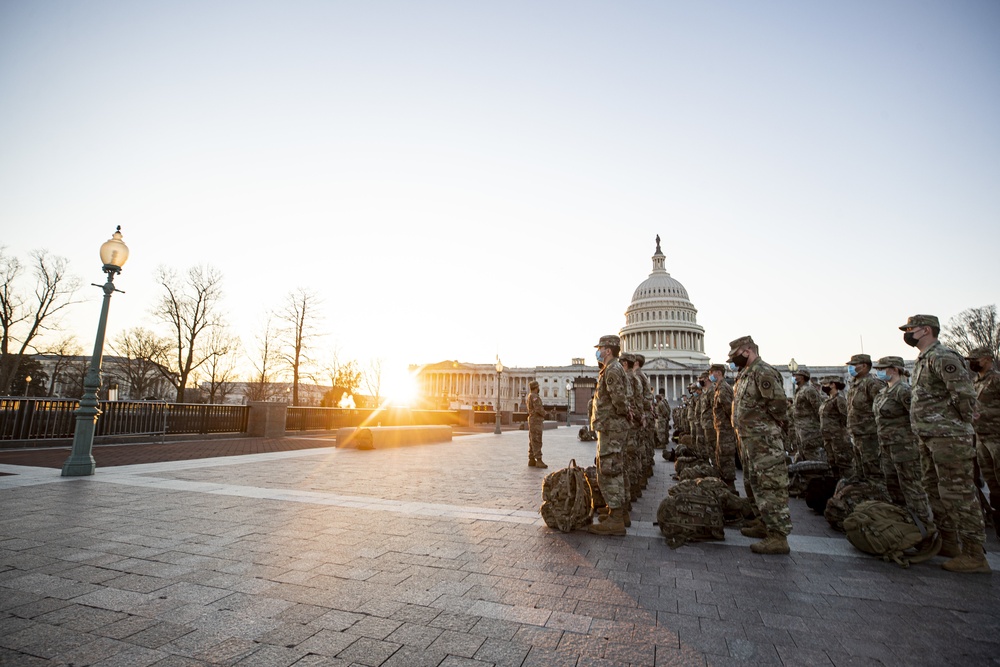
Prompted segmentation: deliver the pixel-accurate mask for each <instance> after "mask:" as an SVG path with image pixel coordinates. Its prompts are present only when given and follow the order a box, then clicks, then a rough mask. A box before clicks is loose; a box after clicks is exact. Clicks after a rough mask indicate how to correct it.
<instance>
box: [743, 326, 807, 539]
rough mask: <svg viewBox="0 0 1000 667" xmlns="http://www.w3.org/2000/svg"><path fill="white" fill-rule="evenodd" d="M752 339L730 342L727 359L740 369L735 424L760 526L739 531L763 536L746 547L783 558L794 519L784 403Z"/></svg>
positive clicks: (771, 370) (781, 391)
mask: <svg viewBox="0 0 1000 667" xmlns="http://www.w3.org/2000/svg"><path fill="white" fill-rule="evenodd" d="M757 349H758V348H757V344H756V343H754V341H753V338H751V337H750V336H743V337H742V338H737V339H736V340H734V341H732V342H731V343H729V361H730V363H731V364H733V366H735V367H736V368H738V369H740V372H739V375H738V376H737V377H736V386H735V387H734V388H733V394H734V396H733V426H734V427H735V428H736V435H737V437H738V438H739V440H740V446H741V447H743V448H744V450H745V451H746V453H747V463H748V464H749V466H748V467H747V468H745V469H744V474H746V473H747V472H749V473H750V483H751V486H752V488H753V494H754V500H755V501H756V503H757V509H758V510H760V515H761V522H760V523H759V524H750V525H749V526H747V527H745V528H743V529H742V530H741V531H740V532H742V533H743V534H744V535H747V536H748V537H763V538H764V539H763V540H761V541H760V542H754V543H753V544H751V545H750V549H751V550H752V551H753V552H754V553H759V554H787V553H788V551H789V549H788V534H789V533H790V532H791V531H792V519H791V515H790V514H789V511H788V465H787V463H786V461H785V450H784V444H783V443H782V430H783V429H784V428H785V427H786V424H785V419H786V410H787V401H786V399H785V392H784V389H783V387H782V385H783V383H782V379H781V375H780V374H779V373H778V371H776V370H775V369H774V367H772V366H770V365H769V364H767V363H765V362H764V360H763V359H761V358H760V356H758V353H757Z"/></svg>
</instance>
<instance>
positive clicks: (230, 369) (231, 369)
mask: <svg viewBox="0 0 1000 667" xmlns="http://www.w3.org/2000/svg"><path fill="white" fill-rule="evenodd" d="M239 347H240V341H239V339H238V338H236V337H235V336H233V335H232V334H231V333H230V332H229V331H228V330H226V329H222V328H219V329H216V330H215V331H213V332H212V336H211V338H210V339H209V343H208V349H209V352H210V354H209V357H208V361H207V362H205V373H206V374H207V375H208V402H209V403H224V402H225V401H226V397H227V396H229V394H231V393H232V391H233V382H234V380H235V379H236V351H237V350H238V349H239Z"/></svg>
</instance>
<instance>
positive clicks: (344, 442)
mask: <svg viewBox="0 0 1000 667" xmlns="http://www.w3.org/2000/svg"><path fill="white" fill-rule="evenodd" d="M451 438H452V430H451V426H373V427H359V428H340V429H337V448H338V449H340V448H345V447H348V448H354V449H389V448H392V447H406V446H409V445H428V444H433V443H436V442H451Z"/></svg>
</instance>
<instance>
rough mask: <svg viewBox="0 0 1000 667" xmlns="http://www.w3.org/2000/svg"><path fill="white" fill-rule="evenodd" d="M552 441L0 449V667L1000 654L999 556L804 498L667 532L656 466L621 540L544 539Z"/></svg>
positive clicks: (986, 659) (587, 451)
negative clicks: (856, 527)
mask: <svg viewBox="0 0 1000 667" xmlns="http://www.w3.org/2000/svg"><path fill="white" fill-rule="evenodd" d="M544 439H545V450H544V451H545V459H546V461H547V462H548V463H549V465H550V469H549V471H542V470H537V469H534V468H528V467H526V465H525V462H526V458H527V455H526V452H527V432H525V431H509V432H505V433H504V434H502V435H499V436H497V435H493V434H492V433H488V434H476V435H465V436H462V437H457V438H456V439H455V440H454V441H453V442H451V443H448V444H439V445H425V446H418V447H404V448H399V449H391V450H376V451H368V452H364V451H356V450H337V449H334V448H332V447H331V446H330V445H331V444H332V443H331V441H330V440H329V439H321V438H315V439H310V438H308V437H297V438H284V439H279V440H266V441H265V440H253V439H241V440H234V441H205V442H194V443H183V444H179V443H173V444H170V443H168V444H166V445H148V446H145V447H138V448H135V447H120V448H100V449H99V450H98V451H97V453H96V454H95V458H97V461H98V466H99V468H98V471H97V474H96V475H94V476H93V477H87V478H63V477H60V476H59V470H58V468H59V466H61V464H62V462H63V461H64V460H65V458H66V456H67V455H68V452H67V450H65V449H62V450H48V451H46V452H31V453H25V452H13V453H6V452H0V473H4V474H2V475H0V665H26V666H31V665H67V666H68V665H74V666H76V667H80V666H82V665H106V666H111V665H121V666H123V667H143V666H145V665H158V666H160V667H174V666H176V667H183V666H195V665H261V666H267V667H271V666H275V667H284V666H286V665H296V666H297V667H309V666H313V665H330V666H344V667H347V666H349V665H368V666H373V667H374V666H378V665H385V666H394V665H395V666H401V667H420V666H423V665H444V666H447V667H459V666H469V667H471V666H479V667H483V666H486V665H498V666H505V667H506V666H527V665H543V666H549V665H554V666H558V665H575V666H578V667H589V666H594V667H597V666H608V667H610V666H620V665H643V666H654V665H730V664H773V665H838V666H840V665H962V666H965V665H989V664H1000V575H998V574H993V575H954V574H950V573H948V572H945V571H943V570H942V569H941V568H940V567H939V565H940V563H941V562H942V559H940V558H938V559H934V560H932V561H930V562H928V563H925V564H921V565H915V566H913V567H912V568H910V569H902V568H899V567H897V566H895V565H893V564H887V563H883V562H881V561H879V560H876V559H874V558H872V557H868V556H866V555H864V554H861V553H860V552H857V551H855V550H854V549H853V548H852V547H851V546H850V545H849V544H848V543H847V542H846V540H845V539H844V538H843V537H842V536H841V535H838V534H837V533H835V532H833V531H832V530H831V529H830V528H829V527H828V525H827V523H826V521H825V520H824V519H823V518H822V517H819V516H817V515H815V514H813V513H812V512H811V511H810V510H808V509H807V508H806V507H805V505H804V503H803V502H802V501H801V500H793V501H792V515H793V521H794V525H795V531H794V533H793V535H792V536H791V538H790V539H789V542H790V544H791V547H792V553H791V555H789V556H758V555H755V554H752V553H751V552H750V551H749V549H748V548H747V545H748V544H749V543H750V541H751V540H748V539H746V538H743V537H742V536H740V535H739V533H738V531H735V530H730V529H727V531H726V541H725V542H719V543H708V544H700V545H697V546H685V547H682V548H680V549H677V550H673V551H672V550H670V549H668V548H667V546H666V545H665V543H664V541H663V539H662V538H661V537H660V536H659V532H658V530H657V528H656V527H655V526H653V525H652V521H653V518H654V515H655V510H656V507H657V505H658V503H659V501H660V500H661V499H662V498H663V496H664V495H665V493H666V489H667V487H668V486H669V485H670V484H671V483H672V482H671V481H670V473H671V471H672V466H670V465H669V464H667V463H665V462H663V461H662V460H661V461H659V462H658V465H657V466H656V475H655V477H654V478H653V480H651V484H650V486H649V488H648V489H647V490H646V492H645V494H644V496H643V498H642V499H641V500H640V502H639V504H638V506H637V509H636V512H635V513H634V515H633V525H632V528H630V529H629V535H628V536H626V537H622V538H608V537H605V538H600V537H595V536H591V535H589V534H587V533H583V532H577V533H571V534H562V533H558V532H554V531H551V530H549V529H548V528H546V527H545V525H544V524H543V523H542V521H541V519H540V518H539V516H538V513H537V509H538V505H539V502H540V489H541V480H542V477H543V476H544V474H545V472H551V471H552V470H555V469H556V468H557V467H561V466H563V465H565V464H566V463H568V461H569V460H570V459H571V458H575V459H576V460H577V462H578V463H580V464H582V465H586V464H587V463H588V462H590V461H591V460H592V459H593V455H594V443H582V442H579V441H578V440H577V439H576V429H575V428H573V429H566V428H560V429H558V430H548V431H545V434H544ZM158 448H159V449H158ZM32 456H33V457H35V458H30V457H32ZM199 456H201V457H202V458H198V457H199ZM204 456H208V457H209V458H204ZM17 457H21V458H17ZM29 464H30V465H29ZM987 548H988V550H989V551H990V552H991V553H990V554H989V559H990V564H991V566H992V567H993V568H994V570H997V571H1000V558H998V557H997V552H998V551H1000V545H998V544H997V540H996V538H995V537H994V536H992V535H991V536H990V540H989V542H988V544H987Z"/></svg>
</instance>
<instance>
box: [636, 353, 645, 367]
mask: <svg viewBox="0 0 1000 667" xmlns="http://www.w3.org/2000/svg"><path fill="white" fill-rule="evenodd" d="M635 360H636V361H638V362H639V365H640V366H645V365H646V356H645V355H643V354H639V353H636V355H635Z"/></svg>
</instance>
